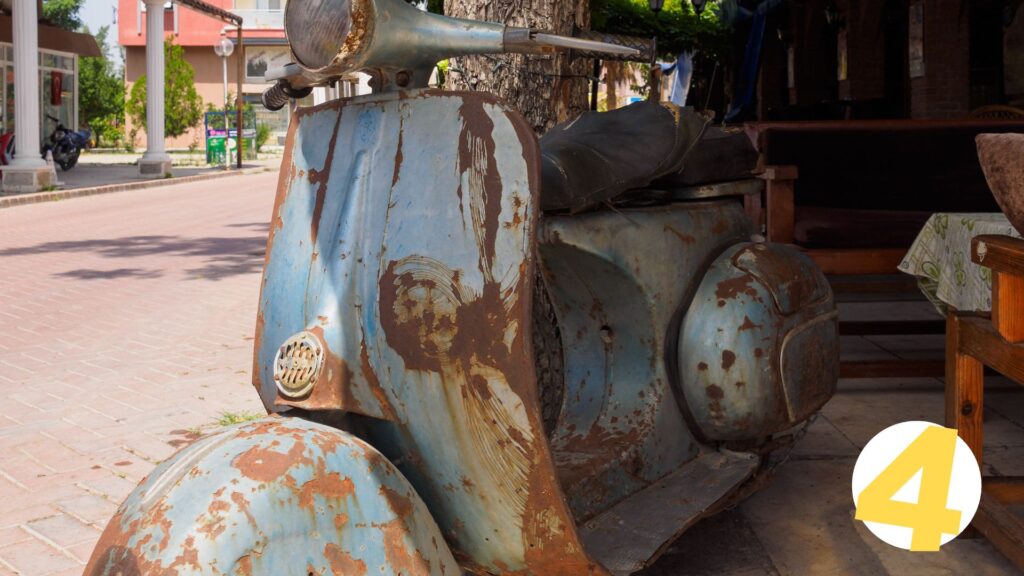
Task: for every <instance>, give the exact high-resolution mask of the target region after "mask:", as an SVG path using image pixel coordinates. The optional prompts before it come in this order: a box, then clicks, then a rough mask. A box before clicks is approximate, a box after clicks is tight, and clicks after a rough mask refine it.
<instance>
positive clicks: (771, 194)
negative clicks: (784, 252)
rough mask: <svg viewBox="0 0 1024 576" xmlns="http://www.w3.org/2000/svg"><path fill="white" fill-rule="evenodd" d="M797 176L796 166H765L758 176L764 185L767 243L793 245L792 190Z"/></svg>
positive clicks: (793, 209) (793, 212)
mask: <svg viewBox="0 0 1024 576" xmlns="http://www.w3.org/2000/svg"><path fill="white" fill-rule="evenodd" d="M797 174H798V171H797V168H796V166H765V168H764V172H762V173H761V174H759V175H758V177H759V178H761V179H762V180H765V184H766V185H765V194H764V195H765V235H766V236H767V237H768V241H769V242H778V243H780V244H792V243H793V227H794V218H795V216H794V214H795V208H794V206H793V190H794V188H795V181H796V177H797Z"/></svg>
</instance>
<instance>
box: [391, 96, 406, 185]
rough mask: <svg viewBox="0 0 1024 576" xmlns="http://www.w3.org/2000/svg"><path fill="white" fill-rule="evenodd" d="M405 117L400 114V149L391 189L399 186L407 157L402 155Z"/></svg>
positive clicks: (392, 175) (396, 157)
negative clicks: (403, 163) (399, 175)
mask: <svg viewBox="0 0 1024 576" xmlns="http://www.w3.org/2000/svg"><path fill="white" fill-rule="evenodd" d="M404 127H405V117H404V116H402V115H401V113H399V117H398V148H397V149H396V150H395V171H394V172H393V173H392V174H391V187H392V188H394V187H395V184H398V174H399V172H401V170H402V160H404V159H405V156H404V155H403V154H402V142H403V140H404V138H405V130H404Z"/></svg>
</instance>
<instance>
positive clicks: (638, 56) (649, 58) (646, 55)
mask: <svg viewBox="0 0 1024 576" xmlns="http://www.w3.org/2000/svg"><path fill="white" fill-rule="evenodd" d="M573 36H575V37H576V38H581V39H584V40H591V41H595V42H602V43H604V44H614V45H616V46H624V47H626V48H632V49H633V50H634V51H635V52H633V53H625V54H609V53H608V52H593V51H588V50H580V49H574V50H573V51H572V55H573V57H574V58H593V59H596V60H606V61H607V60H615V61H621V62H646V63H653V62H654V61H655V60H656V59H657V55H658V43H657V40H656V39H654V38H640V37H637V36H625V35H623V34H608V33H607V32H596V31H593V30H576V31H575V32H574V33H573Z"/></svg>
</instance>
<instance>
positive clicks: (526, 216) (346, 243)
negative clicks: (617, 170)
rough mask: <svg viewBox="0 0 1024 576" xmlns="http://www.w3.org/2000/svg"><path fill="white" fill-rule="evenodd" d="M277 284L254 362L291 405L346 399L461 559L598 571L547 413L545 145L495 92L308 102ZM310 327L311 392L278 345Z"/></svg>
mask: <svg viewBox="0 0 1024 576" xmlns="http://www.w3.org/2000/svg"><path fill="white" fill-rule="evenodd" d="M293 125H294V126H296V127H295V128H294V133H293V136H292V138H293V142H292V145H291V156H290V157H289V158H287V159H286V164H285V166H286V174H284V175H283V177H282V186H281V191H280V192H279V196H278V202H277V207H276V208H275V224H274V227H273V235H272V239H271V243H270V248H269V254H270V255H269V260H268V264H267V269H266V272H265V278H264V285H263V295H262V296H261V302H260V303H261V307H260V321H259V326H258V331H259V335H258V337H257V341H258V344H257V354H256V366H255V370H254V379H255V383H256V385H257V387H258V388H259V389H260V391H261V396H262V397H263V400H264V402H265V403H266V404H267V405H268V406H270V407H272V408H273V409H275V410H281V409H284V408H286V407H291V406H294V407H300V408H304V409H309V410H344V411H346V412H351V413H356V414H361V415H364V416H369V417H370V418H365V419H362V421H361V424H362V426H361V430H362V431H363V434H364V437H365V439H367V440H368V441H370V442H371V444H373V445H374V446H375V447H377V448H378V449H380V450H381V451H382V452H383V453H384V454H385V455H386V456H388V457H389V458H391V459H392V460H393V461H394V462H395V464H396V465H397V466H398V467H399V468H400V469H401V471H402V472H403V474H405V476H406V477H407V478H408V479H409V480H410V481H411V482H412V484H413V485H414V486H415V487H416V489H417V492H418V493H419V494H420V496H421V497H422V498H423V499H424V501H425V502H426V503H427V505H428V507H429V508H430V510H431V512H432V514H433V516H434V518H435V519H436V520H437V522H438V524H439V525H440V527H441V529H442V531H443V532H444V534H445V537H446V538H447V539H448V541H449V542H450V543H451V544H452V547H453V549H455V550H456V554H457V555H458V556H459V558H460V560H461V561H463V562H464V565H466V566H467V567H470V568H471V569H474V570H480V571H488V572H492V573H524V574H526V573H530V574H551V573H572V574H586V573H601V569H600V568H599V567H597V566H596V565H594V564H593V563H592V562H590V561H589V560H588V559H587V557H586V556H585V554H584V552H583V550H582V547H581V546H580V545H579V541H578V538H577V535H576V529H575V526H574V523H573V520H572V518H571V515H570V513H569V510H568V507H567V506H566V504H565V501H564V499H563V497H562V495H561V491H560V489H559V487H558V483H557V480H556V477H555V472H554V466H553V464H552V461H551V456H550V454H549V451H548V447H547V442H546V440H545V437H544V433H543V430H542V427H541V423H540V410H539V406H538V402H537V398H536V377H535V374H534V365H533V358H532V349H531V346H530V339H529V335H530V324H529V322H530V315H529V310H530V308H529V306H530V301H529V299H530V295H531V287H532V282H533V276H532V275H533V234H534V227H535V224H536V218H537V215H536V212H535V206H536V193H537V186H538V168H537V164H538V156H539V153H538V150H537V144H536V140H535V138H534V136H533V134H532V132H531V131H530V130H529V128H528V126H527V125H526V123H525V122H524V121H523V120H522V118H521V117H520V116H519V115H518V114H516V113H514V112H512V111H510V110H509V109H507V108H505V107H504V106H503V105H501V104H500V103H499V102H498V101H497V100H496V99H495V98H494V97H492V96H490V95H486V94H481V93H466V94H462V93H446V92H433V91H419V92H412V93H408V94H389V95H381V96H372V97H365V98H357V99H353V100H350V101H339V102H332V103H329V104H326V105H323V106H320V107H316V108H313V109H310V110H309V111H305V112H301V113H300V114H299V115H298V116H297V118H296V121H295V122H293ZM302 330H309V331H311V332H314V333H315V334H317V336H318V338H321V340H322V342H323V344H324V345H325V348H326V349H327V358H328V361H327V362H326V365H325V368H326V370H325V372H324V375H323V376H322V377H321V379H320V380H321V381H318V382H317V384H316V385H315V387H314V390H313V392H312V393H311V394H310V395H309V396H308V397H306V398H299V399H293V400H286V399H284V398H282V397H280V396H278V395H277V392H276V389H275V386H274V383H273V374H272V363H273V357H274V353H275V352H276V350H277V347H278V346H280V345H281V343H283V342H284V341H285V340H286V339H287V338H288V337H289V336H291V335H293V334H295V333H296V332H299V331H302Z"/></svg>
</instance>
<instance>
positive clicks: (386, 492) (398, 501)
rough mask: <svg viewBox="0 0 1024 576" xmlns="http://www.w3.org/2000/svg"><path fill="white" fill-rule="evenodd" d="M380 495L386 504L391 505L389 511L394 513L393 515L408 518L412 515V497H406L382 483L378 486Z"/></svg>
mask: <svg viewBox="0 0 1024 576" xmlns="http://www.w3.org/2000/svg"><path fill="white" fill-rule="evenodd" d="M380 495H381V496H383V497H384V499H385V500H386V501H387V503H388V506H390V507H391V511H392V512H394V513H395V516H397V517H399V518H409V517H411V516H412V512H413V504H412V499H410V498H407V497H405V496H403V495H401V494H399V493H398V492H395V491H394V490H392V489H391V488H388V487H387V486H383V485H382V486H381V487H380Z"/></svg>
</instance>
